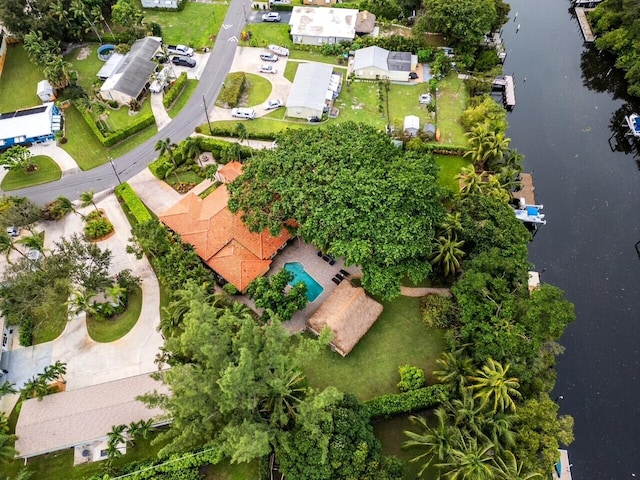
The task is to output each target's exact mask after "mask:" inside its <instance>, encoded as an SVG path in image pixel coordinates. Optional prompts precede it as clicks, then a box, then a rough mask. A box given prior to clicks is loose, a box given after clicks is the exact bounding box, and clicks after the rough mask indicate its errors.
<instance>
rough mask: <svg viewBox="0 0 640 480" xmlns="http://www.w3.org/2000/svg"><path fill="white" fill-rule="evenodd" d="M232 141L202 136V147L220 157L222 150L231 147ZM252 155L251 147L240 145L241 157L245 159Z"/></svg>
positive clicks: (215, 156)
mask: <svg viewBox="0 0 640 480" xmlns="http://www.w3.org/2000/svg"><path fill="white" fill-rule="evenodd" d="M229 145H230V142H225V141H224V140H218V139H216V138H211V137H200V148H201V149H202V151H203V152H211V154H212V155H213V157H214V158H217V159H220V157H221V152H222V150H224V149H225V148H229ZM250 156H251V148H249V147H247V146H245V145H241V146H240V158H241V159H245V158H249V157H250Z"/></svg>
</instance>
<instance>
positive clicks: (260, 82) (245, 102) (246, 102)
mask: <svg viewBox="0 0 640 480" xmlns="http://www.w3.org/2000/svg"><path fill="white" fill-rule="evenodd" d="M245 75H246V77H245V78H246V81H245V87H244V92H243V94H242V99H241V102H240V105H241V106H242V107H255V106H256V105H260V104H261V103H264V102H266V101H267V98H269V95H271V90H272V86H271V82H270V81H269V80H267V79H266V78H264V77H261V76H260V75H256V74H255V73H245Z"/></svg>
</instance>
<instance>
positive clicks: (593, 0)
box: [571, 0, 603, 8]
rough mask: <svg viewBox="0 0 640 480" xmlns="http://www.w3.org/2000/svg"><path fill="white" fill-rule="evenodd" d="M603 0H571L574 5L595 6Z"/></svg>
mask: <svg viewBox="0 0 640 480" xmlns="http://www.w3.org/2000/svg"><path fill="white" fill-rule="evenodd" d="M602 2H603V0H571V6H572V7H574V8H575V7H585V8H594V7H596V6H598V5H599V4H601V3H602Z"/></svg>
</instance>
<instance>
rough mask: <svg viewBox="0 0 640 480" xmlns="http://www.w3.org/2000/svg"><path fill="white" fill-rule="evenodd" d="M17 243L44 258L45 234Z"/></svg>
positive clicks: (34, 235)
mask: <svg viewBox="0 0 640 480" xmlns="http://www.w3.org/2000/svg"><path fill="white" fill-rule="evenodd" d="M16 243H19V244H20V245H24V246H25V247H27V249H28V250H36V251H38V252H40V253H41V254H42V256H43V257H44V232H40V233H35V234H32V235H29V236H27V237H22V238H21V239H20V240H18V241H16Z"/></svg>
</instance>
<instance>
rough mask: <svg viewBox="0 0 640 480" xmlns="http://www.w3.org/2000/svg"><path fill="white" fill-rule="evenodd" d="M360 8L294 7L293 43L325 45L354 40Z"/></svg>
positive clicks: (292, 20)
mask: <svg viewBox="0 0 640 480" xmlns="http://www.w3.org/2000/svg"><path fill="white" fill-rule="evenodd" d="M357 17H358V10H355V9H350V8H328V7H293V10H292V12H291V20H289V25H291V37H292V38H293V43H298V44H303V45H323V44H325V43H330V44H333V43H340V42H342V41H345V40H353V39H354V38H355V36H356V21H357Z"/></svg>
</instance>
